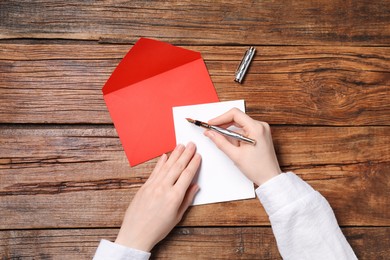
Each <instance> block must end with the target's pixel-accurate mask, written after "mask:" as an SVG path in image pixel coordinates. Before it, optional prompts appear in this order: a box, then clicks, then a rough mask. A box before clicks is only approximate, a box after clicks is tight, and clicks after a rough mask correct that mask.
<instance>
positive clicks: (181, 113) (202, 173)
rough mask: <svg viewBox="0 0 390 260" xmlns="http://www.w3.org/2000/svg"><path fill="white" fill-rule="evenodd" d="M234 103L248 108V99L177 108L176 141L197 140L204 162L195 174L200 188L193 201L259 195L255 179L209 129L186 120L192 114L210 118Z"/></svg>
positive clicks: (223, 199)
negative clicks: (213, 138) (219, 145)
mask: <svg viewBox="0 0 390 260" xmlns="http://www.w3.org/2000/svg"><path fill="white" fill-rule="evenodd" d="M234 107H236V108H238V109H240V110H242V111H244V112H245V103H244V100H236V101H227V102H217V103H210V104H201V105H193V106H182V107H174V108H173V120H174V124H175V134H176V143H177V144H184V145H186V144H187V143H189V142H193V143H195V144H196V147H197V152H198V153H199V154H200V155H201V156H202V164H201V167H200V170H199V173H198V175H197V177H196V178H195V182H196V183H197V184H198V185H199V187H200V190H199V192H198V193H197V194H196V196H195V199H194V202H193V205H201V204H209V203H216V202H223V201H232V200H241V199H249V198H254V197H255V191H254V186H253V183H252V182H251V181H250V180H249V179H248V178H247V177H246V176H245V175H244V174H243V173H242V172H241V171H240V170H239V169H238V168H237V167H236V166H235V165H234V163H233V162H232V161H231V160H230V159H229V157H227V155H225V154H224V153H223V152H222V151H221V150H219V149H218V148H217V147H216V146H215V144H214V143H213V142H212V141H211V140H210V139H209V138H208V137H206V136H205V135H204V134H203V132H204V131H205V129H204V128H201V127H198V126H196V125H194V124H191V123H188V122H187V120H186V118H192V119H196V120H200V121H204V122H207V121H208V120H210V119H212V118H214V117H217V116H219V115H222V114H223V113H225V112H227V111H228V110H230V109H231V108H234Z"/></svg>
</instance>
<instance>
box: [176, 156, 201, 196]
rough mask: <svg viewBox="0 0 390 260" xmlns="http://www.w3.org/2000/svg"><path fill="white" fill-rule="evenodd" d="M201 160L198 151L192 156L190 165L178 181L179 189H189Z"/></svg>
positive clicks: (177, 186)
mask: <svg viewBox="0 0 390 260" xmlns="http://www.w3.org/2000/svg"><path fill="white" fill-rule="evenodd" d="M201 160H202V158H201V156H200V154H198V153H197V154H195V155H194V156H193V157H192V159H191V161H190V162H189V163H188V166H187V167H186V168H185V169H184V170H183V171H182V172H181V174H180V176H179V177H178V179H177V181H176V184H175V187H176V188H177V189H179V190H181V191H186V190H187V189H188V187H189V186H190V184H191V182H192V180H193V179H194V177H195V175H196V173H197V172H198V169H199V166H200V162H201ZM183 195H184V192H183Z"/></svg>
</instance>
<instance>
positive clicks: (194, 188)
mask: <svg viewBox="0 0 390 260" xmlns="http://www.w3.org/2000/svg"><path fill="white" fill-rule="evenodd" d="M198 191H199V186H198V185H197V184H194V185H191V186H190V187H189V188H188V190H187V192H186V195H185V196H184V199H183V202H182V204H181V205H180V208H179V210H178V217H179V219H181V218H182V217H183V215H184V213H185V212H186V210H187V209H188V207H189V206H190V205H191V204H192V202H193V201H194V198H195V195H196V193H197V192H198Z"/></svg>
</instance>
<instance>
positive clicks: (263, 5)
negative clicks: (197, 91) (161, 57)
mask: <svg viewBox="0 0 390 260" xmlns="http://www.w3.org/2000/svg"><path fill="white" fill-rule="evenodd" d="M0 10H2V12H1V13H0V25H1V26H0V39H20V38H23V39H25V38H36V39H42V38H44V39H75V40H96V41H97V40H99V41H102V42H134V41H135V40H136V39H137V38H138V37H139V36H146V37H154V38H158V39H162V40H166V41H170V42H173V43H180V44H219V45H226V44H244V45H253V44H263V45H296V44H301V45H310V44H311V45H314V44H321V45H324V44H325V45H334V44H340V43H342V44H349V45H388V44H389V35H390V26H389V24H390V16H389V13H390V7H389V5H388V4H386V3H385V2H382V1H369V0H356V1H353V2H352V1H349V2H340V1H336V0H321V1H315V2H313V1H304V0H300V1H294V2H285V1H280V2H275V1H249V0H246V1H240V2H225V1H216V2H213V4H212V5H211V4H210V2H209V1H197V3H196V4H194V3H193V2H192V1H190V0H186V1H183V0H181V1H168V2H167V1H163V2H161V1H157V2H153V4H150V2H149V1H145V0H144V1H141V0H139V1H120V2H118V1H115V2H113V1H99V2H80V1H74V0H72V1H67V2H66V4H64V3H57V2H47V1H29V2H27V3H26V2H25V1H20V0H8V1H1V3H0ZM42 14H44V15H42ZM61 18H62V19H61Z"/></svg>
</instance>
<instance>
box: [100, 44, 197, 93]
mask: <svg viewBox="0 0 390 260" xmlns="http://www.w3.org/2000/svg"><path fill="white" fill-rule="evenodd" d="M199 58H201V55H200V53H199V52H195V51H190V50H186V49H183V48H180V47H176V46H173V45H171V44H168V43H165V42H160V41H156V40H152V39H147V38H141V39H140V40H138V41H137V42H136V43H135V45H134V46H133V48H131V50H130V51H129V52H128V53H127V54H126V56H125V57H124V58H123V59H122V61H121V62H120V63H119V65H118V66H117V68H116V69H115V70H114V72H113V73H112V75H111V77H110V78H109V79H108V81H107V82H106V84H105V85H104V87H103V94H108V93H111V92H113V91H116V90H118V89H121V88H123V87H126V86H129V85H132V84H134V83H137V82H140V81H142V80H145V79H148V78H150V77H153V76H156V75H158V74H160V73H163V72H166V71H168V70H171V69H174V68H176V67H179V66H181V65H184V64H186V63H188V62H191V61H194V60H196V59H199Z"/></svg>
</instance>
